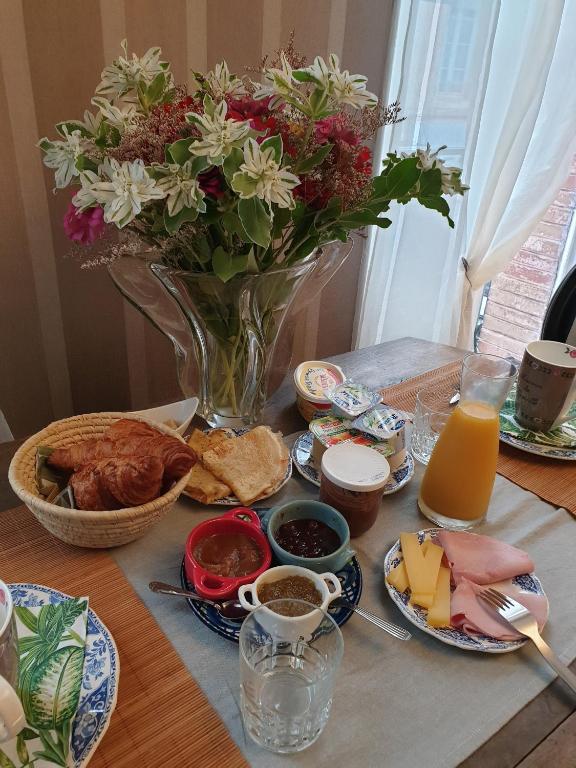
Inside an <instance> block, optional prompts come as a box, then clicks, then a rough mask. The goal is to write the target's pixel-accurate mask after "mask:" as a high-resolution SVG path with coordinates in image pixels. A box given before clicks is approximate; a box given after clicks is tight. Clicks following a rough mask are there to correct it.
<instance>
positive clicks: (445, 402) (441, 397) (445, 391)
mask: <svg viewBox="0 0 576 768" xmlns="http://www.w3.org/2000/svg"><path fill="white" fill-rule="evenodd" d="M456 391H457V390H456V389H455V388H454V387H453V386H447V387H445V388H442V389H438V387H437V386H433V387H426V388H424V389H421V390H420V391H419V392H418V394H417V395H416V408H415V409H414V422H413V425H412V439H411V443H410V448H411V451H412V454H413V455H414V458H416V459H418V461H419V462H420V463H421V464H428V462H429V461H430V456H431V455H432V451H433V450H434V446H435V445H436V441H437V440H438V437H439V436H440V432H442V430H443V429H444V426H445V424H446V422H447V421H448V418H449V416H450V414H451V413H452V411H453V410H454V408H453V406H451V405H450V398H451V397H453V396H454V395H455V394H456Z"/></svg>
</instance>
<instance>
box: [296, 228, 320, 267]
mask: <svg viewBox="0 0 576 768" xmlns="http://www.w3.org/2000/svg"><path fill="white" fill-rule="evenodd" d="M318 243H319V238H318V235H311V236H310V237H308V238H307V239H306V240H304V242H302V243H300V245H299V246H298V247H297V248H296V249H295V250H293V251H292V252H291V253H290V256H289V259H290V263H291V264H293V263H294V262H296V261H299V260H300V259H304V258H306V256H309V255H310V254H311V253H312V251H313V250H314V249H315V248H317V247H318Z"/></svg>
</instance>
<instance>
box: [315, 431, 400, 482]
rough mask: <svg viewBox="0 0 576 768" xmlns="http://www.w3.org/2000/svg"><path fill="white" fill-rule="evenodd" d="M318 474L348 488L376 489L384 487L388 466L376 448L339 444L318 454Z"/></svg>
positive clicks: (388, 473) (388, 474) (354, 444)
mask: <svg viewBox="0 0 576 768" xmlns="http://www.w3.org/2000/svg"><path fill="white" fill-rule="evenodd" d="M322 474H323V475H324V476H325V477H326V478H327V479H328V480H330V481H331V482H332V483H334V484H335V485H338V486H340V488H346V489H347V490H349V491H360V492H364V493H366V492H368V491H376V490H378V489H380V488H384V486H385V485H386V481H387V480H388V477H389V476H390V465H389V464H388V461H387V460H386V459H385V458H384V456H382V454H380V453H379V452H378V451H375V450H373V449H372V448H369V447H368V446H366V445H358V444H356V443H350V442H348V443H341V444H340V445H334V446H332V447H331V448H328V450H327V451H326V452H325V453H324V454H323V455H322Z"/></svg>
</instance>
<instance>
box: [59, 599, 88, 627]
mask: <svg viewBox="0 0 576 768" xmlns="http://www.w3.org/2000/svg"><path fill="white" fill-rule="evenodd" d="M56 607H57V608H59V609H60V612H61V614H62V623H63V624H64V627H71V626H72V625H73V624H74V622H75V621H76V619H77V618H78V616H82V614H83V613H84V611H85V610H86V609H87V608H88V603H87V602H86V600H79V599H78V598H71V599H70V600H65V601H64V602H62V603H60V604H59V605H58V606H56Z"/></svg>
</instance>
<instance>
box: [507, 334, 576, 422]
mask: <svg viewBox="0 0 576 768" xmlns="http://www.w3.org/2000/svg"><path fill="white" fill-rule="evenodd" d="M575 398H576V347H573V346H571V345H570V344H565V343H564V342H560V341H545V340H542V341H532V342H531V343H530V344H528V346H527V347H526V349H525V351H524V357H523V359H522V365H521V366H520V373H519V374H518V388H517V391H516V421H517V422H518V424H520V426H522V427H525V428H526V429H531V430H532V431H533V432H548V430H550V429H553V428H554V427H557V426H559V425H560V424H563V423H564V422H565V421H568V420H569V419H571V418H574V416H576V412H575V408H574V400H575Z"/></svg>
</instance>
